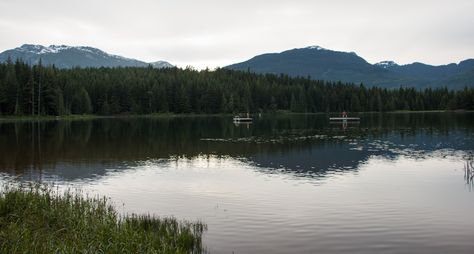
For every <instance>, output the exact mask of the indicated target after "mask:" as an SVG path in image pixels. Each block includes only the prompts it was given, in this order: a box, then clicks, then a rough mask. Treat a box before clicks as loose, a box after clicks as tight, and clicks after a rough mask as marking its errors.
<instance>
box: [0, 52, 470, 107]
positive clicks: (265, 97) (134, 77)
mask: <svg viewBox="0 0 474 254" xmlns="http://www.w3.org/2000/svg"><path fill="white" fill-rule="evenodd" d="M456 109H465V110H473V109H474V89H473V88H465V89H463V90H456V91H454V90H450V89H448V88H446V87H443V88H427V89H423V90H421V89H415V88H406V87H400V88H398V89H385V88H379V87H366V86H364V85H363V84H359V85H356V84H348V83H342V82H328V81H321V80H312V79H311V78H310V77H295V78H293V77H289V76H287V75H273V74H255V73H250V72H242V71H232V70H228V69H216V70H214V71H209V70H202V71H197V70H194V69H192V68H186V69H179V68H165V69H156V68H152V67H151V66H150V67H148V68H147V67H145V68H143V67H120V68H73V69H58V68H56V67H54V66H43V65H42V64H41V62H40V63H39V64H38V65H32V66H31V65H28V64H26V63H24V62H22V61H20V60H17V61H15V62H12V61H11V60H9V61H7V62H5V63H1V64H0V114H1V115H34V116H36V115H68V114H98V115H115V114H151V113H160V112H171V113H196V114H201V113H238V112H271V111H277V110H288V111H292V112H340V111H343V110H346V111H351V112H359V111H380V112H382V111H393V110H456Z"/></svg>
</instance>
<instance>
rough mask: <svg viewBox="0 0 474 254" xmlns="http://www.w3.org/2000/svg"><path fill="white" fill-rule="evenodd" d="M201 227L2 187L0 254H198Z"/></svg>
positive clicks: (67, 195)
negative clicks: (126, 214) (127, 213)
mask: <svg viewBox="0 0 474 254" xmlns="http://www.w3.org/2000/svg"><path fill="white" fill-rule="evenodd" d="M205 230H206V226H205V225H204V224H202V223H199V222H197V223H190V222H178V221H177V220H175V219H173V218H156V217H153V216H150V215H130V216H120V215H119V214H118V213H117V211H116V210H115V209H114V207H113V206H112V205H111V204H110V202H109V201H108V200H107V198H105V197H103V198H99V197H93V198H91V197H87V196H85V195H83V194H82V193H78V192H76V193H72V192H71V191H65V192H60V191H58V190H57V189H54V188H52V187H51V186H43V185H28V186H17V185H11V184H5V185H4V186H3V187H2V188H1V191H0V253H203V252H205V250H204V248H203V246H202V240H201V239H202V234H203V232H204V231H205Z"/></svg>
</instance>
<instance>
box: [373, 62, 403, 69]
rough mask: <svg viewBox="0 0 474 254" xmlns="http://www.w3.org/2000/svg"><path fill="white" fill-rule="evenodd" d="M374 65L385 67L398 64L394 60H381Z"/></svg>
mask: <svg viewBox="0 0 474 254" xmlns="http://www.w3.org/2000/svg"><path fill="white" fill-rule="evenodd" d="M375 66H378V67H382V68H384V69H387V68H390V67H395V66H398V64H397V63H395V62H394V61H382V62H379V63H376V64H375Z"/></svg>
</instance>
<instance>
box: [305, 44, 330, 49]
mask: <svg viewBox="0 0 474 254" xmlns="http://www.w3.org/2000/svg"><path fill="white" fill-rule="evenodd" d="M307 49H315V50H326V49H325V48H323V47H320V46H317V45H313V46H309V47H307Z"/></svg>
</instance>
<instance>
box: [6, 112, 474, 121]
mask: <svg viewBox="0 0 474 254" xmlns="http://www.w3.org/2000/svg"><path fill="white" fill-rule="evenodd" d="M473 112H474V110H413V111H412V110H395V111H386V112H377V111H365V112H349V114H352V115H360V114H424V113H473ZM340 113H341V112H309V113H298V112H289V111H276V112H267V113H262V114H264V115H334V114H340ZM252 114H253V115H255V114H258V113H251V115H252ZM233 115H235V114H230V113H216V114H196V113H153V114H129V115H125V114H124V115H63V116H48V115H44V116H11V115H10V116H0V122H7V121H65V120H71V121H77V120H95V119H121V118H122V119H127V118H180V117H225V116H227V117H231V116H233Z"/></svg>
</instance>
